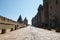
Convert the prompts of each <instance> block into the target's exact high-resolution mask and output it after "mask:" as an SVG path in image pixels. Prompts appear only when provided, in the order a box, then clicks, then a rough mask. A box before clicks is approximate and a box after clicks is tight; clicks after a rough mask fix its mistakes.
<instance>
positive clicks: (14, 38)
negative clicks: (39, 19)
mask: <svg viewBox="0 0 60 40" xmlns="http://www.w3.org/2000/svg"><path fill="white" fill-rule="evenodd" d="M0 40H60V33H56V32H53V31H48V30H45V29H40V28H35V27H32V26H28V27H25V28H22V29H18V30H16V31H12V32H9V33H5V34H2V35H1V34H0Z"/></svg>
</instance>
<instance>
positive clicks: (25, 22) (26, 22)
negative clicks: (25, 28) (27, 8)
mask: <svg viewBox="0 0 60 40" xmlns="http://www.w3.org/2000/svg"><path fill="white" fill-rule="evenodd" d="M24 24H26V25H28V20H27V18H26V17H25V19H24Z"/></svg>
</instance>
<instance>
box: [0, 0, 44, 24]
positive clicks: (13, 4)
mask: <svg viewBox="0 0 60 40" xmlns="http://www.w3.org/2000/svg"><path fill="white" fill-rule="evenodd" d="M40 4H42V5H43V0H0V15H1V16H4V17H7V18H9V19H12V20H15V21H17V19H18V17H19V15H20V14H21V16H22V18H23V19H24V18H25V17H26V18H27V19H28V23H29V24H31V19H32V17H34V16H35V15H36V13H37V9H38V6H39V5H40Z"/></svg>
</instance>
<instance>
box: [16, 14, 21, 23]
mask: <svg viewBox="0 0 60 40" xmlns="http://www.w3.org/2000/svg"><path fill="white" fill-rule="evenodd" d="M17 22H19V23H20V22H22V17H21V15H20V16H19V18H18V20H17Z"/></svg>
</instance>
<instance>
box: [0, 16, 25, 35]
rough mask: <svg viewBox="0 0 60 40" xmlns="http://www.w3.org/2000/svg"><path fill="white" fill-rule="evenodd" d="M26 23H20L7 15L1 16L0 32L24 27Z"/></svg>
mask: <svg viewBox="0 0 60 40" xmlns="http://www.w3.org/2000/svg"><path fill="white" fill-rule="evenodd" d="M24 26H25V24H24V23H18V22H16V21H13V20H11V19H8V18H6V17H3V16H0V33H2V34H3V33H5V32H10V31H13V30H16V29H19V28H21V27H24Z"/></svg>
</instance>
